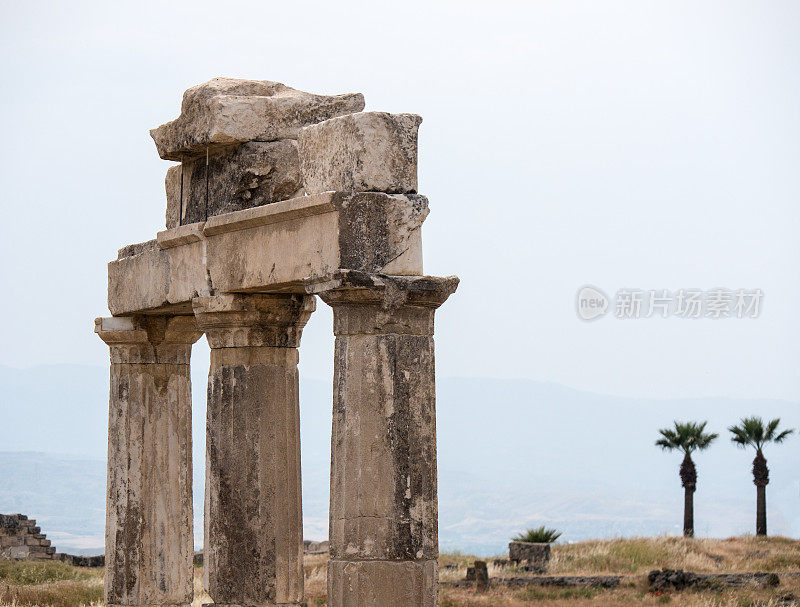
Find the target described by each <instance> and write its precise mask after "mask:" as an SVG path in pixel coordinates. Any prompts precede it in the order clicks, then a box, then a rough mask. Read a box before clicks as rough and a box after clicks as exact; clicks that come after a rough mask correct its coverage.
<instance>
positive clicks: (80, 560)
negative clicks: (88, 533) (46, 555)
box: [53, 552, 106, 567]
mask: <svg viewBox="0 0 800 607" xmlns="http://www.w3.org/2000/svg"><path fill="white" fill-rule="evenodd" d="M53 558H55V559H57V560H59V561H61V562H63V563H67V564H68V565H72V566H73V567H105V566H106V557H105V555H104V554H100V555H97V556H79V555H75V554H65V553H63V552H56V553H55V554H54V555H53Z"/></svg>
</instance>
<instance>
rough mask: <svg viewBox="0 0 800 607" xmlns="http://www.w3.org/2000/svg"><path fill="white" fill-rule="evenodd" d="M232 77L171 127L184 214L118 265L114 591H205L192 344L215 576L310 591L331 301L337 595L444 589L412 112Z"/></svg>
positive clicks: (237, 595)
mask: <svg viewBox="0 0 800 607" xmlns="http://www.w3.org/2000/svg"><path fill="white" fill-rule="evenodd" d="M363 109H364V98H363V96H362V95H360V94H347V95H334V96H328V95H311V94H308V93H304V92H301V91H297V90H294V89H291V88H289V87H286V86H284V85H282V84H278V83H275V82H267V81H251V80H231V79H225V78H216V79H214V80H211V81H210V82H207V83H205V84H202V85H199V86H196V87H194V88H191V89H189V90H188V91H186V93H185V94H184V97H183V103H182V106H181V114H180V117H179V118H178V119H177V120H174V121H172V122H169V123H167V124H164V125H162V126H160V127H159V128H157V129H154V130H153V131H151V135H152V137H153V139H154V140H155V143H156V147H157V149H158V153H159V155H160V156H161V157H162V158H164V159H167V160H174V161H178V162H180V164H179V165H175V166H173V167H172V168H170V169H169V170H168V171H167V177H166V190H167V218H166V219H167V222H166V223H167V226H166V227H167V229H166V230H164V231H162V232H159V233H158V235H157V237H156V238H155V239H154V240H151V241H149V242H145V243H141V244H134V245H129V246H126V247H124V248H122V249H121V250H120V252H119V257H118V259H116V260H115V261H112V262H111V263H109V266H108V306H109V309H110V310H111V314H112V317H110V318H99V319H97V321H96V327H95V330H96V332H97V333H98V334H99V336H100V337H101V338H102V339H103V340H104V341H105V342H106V343H107V344H108V345H109V346H110V349H111V389H110V408H109V450H108V454H109V458H108V501H107V513H106V558H107V566H106V582H105V600H106V604H107V605H129V606H130V605H141V606H144V605H188V604H189V603H191V601H192V595H193V593H192V554H193V552H192V549H193V546H192V496H191V487H192V460H191V455H192V449H191V387H190V380H189V359H190V353H191V345H192V344H193V343H194V342H195V341H196V340H198V339H199V338H200V336H201V335H202V334H203V333H205V335H206V338H207V339H208V342H209V344H210V346H211V369H210V371H209V377H208V419H207V435H206V491H205V530H204V532H205V574H204V577H205V579H204V583H205V587H206V589H207V591H208V593H209V595H210V596H211V597H212V599H213V601H214V603H213V605H217V606H218V607H222V606H229V607H232V606H238V605H241V606H245V605H246V606H261V605H287V606H288V605H301V603H302V602H303V562H302V555H303V540H302V508H301V503H300V502H301V490H300V435H299V411H300V410H299V396H298V375H297V362H298V353H299V347H300V337H301V333H302V330H303V326H304V325H305V324H306V322H307V321H308V319H309V317H310V315H311V314H312V313H313V312H314V310H315V306H316V303H315V300H316V297H315V296H316V295H319V296H320V298H321V299H322V300H323V301H324V302H325V303H326V304H328V305H330V306H331V307H332V308H333V315H334V322H333V331H334V334H335V335H336V345H335V351H334V397H333V440H332V457H331V460H332V461H331V504H330V561H329V565H328V605H330V606H331V607H339V606H345V605H346V606H359V607H370V606H375V607H393V606H396V607H401V606H402V607H415V606H423V605H424V606H433V605H436V604H437V594H438V572H437V556H438V536H437V533H438V531H437V525H438V520H437V519H438V512H437V488H436V427H435V389H434V346H433V316H434V311H435V310H436V308H438V307H439V306H440V305H441V304H442V303H444V301H445V300H446V299H447V298H448V297H449V296H450V295H451V294H452V293H453V292H454V291H455V289H456V287H457V285H458V279H457V278H455V277H446V278H438V277H433V276H425V275H424V274H423V271H422V240H421V226H422V222H423V221H424V220H425V217H426V216H427V214H428V201H427V199H426V198H425V197H424V196H420V195H419V194H417V130H418V128H419V125H420V122H421V118H420V117H419V116H415V115H411V114H387V113H383V112H362V110H363Z"/></svg>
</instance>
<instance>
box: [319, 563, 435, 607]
mask: <svg viewBox="0 0 800 607" xmlns="http://www.w3.org/2000/svg"><path fill="white" fill-rule="evenodd" d="M328 604H329V605H335V606H337V607H339V606H341V607H411V606H413V607H435V606H437V605H438V604H439V573H438V564H437V562H436V560H435V559H430V560H422V561H382V560H378V561H347V560H338V559H331V560H330V561H329V562H328Z"/></svg>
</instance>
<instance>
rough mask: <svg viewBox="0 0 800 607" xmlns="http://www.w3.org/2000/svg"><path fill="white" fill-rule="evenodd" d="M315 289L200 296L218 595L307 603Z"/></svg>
mask: <svg viewBox="0 0 800 607" xmlns="http://www.w3.org/2000/svg"><path fill="white" fill-rule="evenodd" d="M314 307H315V300H314V296H313V295H312V296H309V295H280V294H239V295H219V296H211V297H202V298H198V299H195V301H194V310H195V314H196V316H197V322H198V324H199V326H200V327H201V328H203V329H204V330H205V332H206V336H207V337H208V342H209V345H210V346H211V370H210V372H209V375H208V405H207V406H208V423H207V430H206V502H205V549H204V555H203V558H204V567H205V570H204V578H205V580H204V581H205V586H206V590H207V592H208V594H209V595H210V596H211V598H212V599H213V600H214V603H213V604H214V605H218V606H220V607H221V606H223V605H224V606H231V605H246V606H248V607H250V606H261V605H282V606H288V605H298V606H299V605H301V604H302V603H303V600H304V599H303V535H302V534H303V521H302V505H301V487H300V412H299V400H298V375H297V362H298V346H299V345H300V336H301V333H302V329H303V327H304V326H305V324H306V322H307V321H308V318H309V317H310V315H311V313H312V312H313V311H314Z"/></svg>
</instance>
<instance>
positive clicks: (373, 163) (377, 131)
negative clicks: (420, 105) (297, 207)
mask: <svg viewBox="0 0 800 607" xmlns="http://www.w3.org/2000/svg"><path fill="white" fill-rule="evenodd" d="M421 122H422V117H420V116H417V115H416V114H387V113H386V112H362V113H358V114H348V115H346V116H339V117H337V118H331V119H330V120H326V121H324V122H320V123H318V124H314V125H311V126H308V127H306V128H304V129H303V130H302V131H301V132H300V138H299V144H300V166H301V169H302V173H303V185H304V188H305V191H306V193H307V194H316V193H319V192H327V191H345V192H371V191H374V192H386V193H389V194H413V193H416V192H417V132H418V130H419V125H420V123H421Z"/></svg>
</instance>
